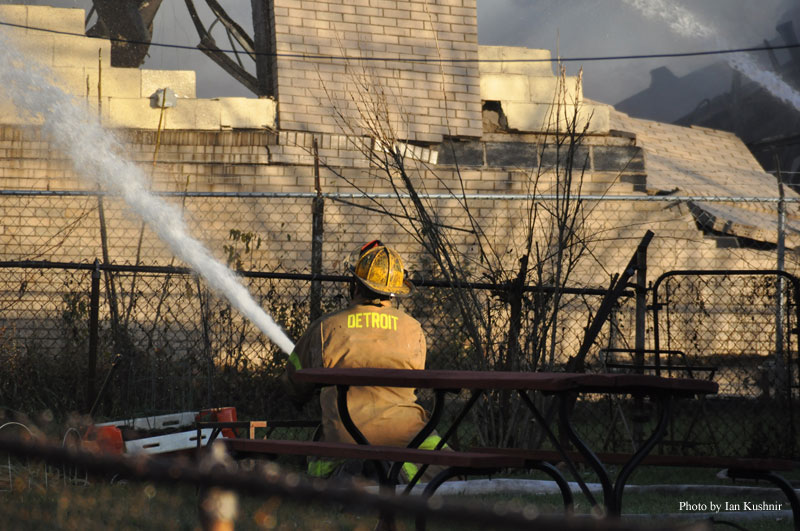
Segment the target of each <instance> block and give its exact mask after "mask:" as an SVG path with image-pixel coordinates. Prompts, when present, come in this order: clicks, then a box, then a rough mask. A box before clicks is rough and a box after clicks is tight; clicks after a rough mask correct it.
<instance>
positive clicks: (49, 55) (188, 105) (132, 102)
mask: <svg viewBox="0 0 800 531" xmlns="http://www.w3.org/2000/svg"><path fill="white" fill-rule="evenodd" d="M84 16H85V13H84V11H83V10H82V9H63V8H54V7H47V6H18V5H0V19H2V20H3V21H7V22H10V23H12V24H18V25H19V26H27V27H30V28H41V29H45V30H52V31H56V32H64V33H69V34H70V35H65V34H62V33H47V32H44V31H37V30H36V29H25V28H21V27H8V26H4V27H3V28H1V29H0V35H2V36H3V37H4V38H5V39H7V40H8V41H9V42H10V43H11V44H12V45H13V46H14V47H16V48H18V49H19V51H20V52H22V53H23V54H24V57H25V59H24V61H35V62H36V63H38V64H40V65H41V66H42V67H43V68H44V69H46V75H47V77H48V78H49V79H51V81H52V82H53V84H54V85H56V86H58V87H59V88H61V89H62V90H64V91H65V92H67V93H68V94H71V95H73V96H76V97H77V98H78V99H80V100H85V102H86V104H87V106H88V112H90V113H93V114H97V113H98V107H99V108H101V109H102V112H101V119H102V122H103V124H104V125H106V126H108V127H115V128H139V129H156V128H157V127H158V124H159V119H160V113H161V109H160V108H158V107H157V106H156V105H155V102H154V100H153V99H151V97H152V96H153V94H154V93H155V92H156V91H157V90H159V89H163V88H170V89H171V90H173V91H174V92H175V94H176V96H177V97H178V102H177V105H176V106H175V107H172V108H169V109H167V110H166V120H165V121H164V122H163V123H162V128H164V129H176V130H177V129H201V130H219V129H228V128H241V129H264V128H272V129H274V128H275V127H276V106H275V101H274V100H272V99H258V98H217V99H197V98H196V90H195V81H196V74H195V72H194V71H191V70H146V69H138V68H114V67H112V66H111V43H110V41H107V40H104V39H94V38H89V37H84V36H83V32H84ZM1 93H2V88H0V94H1ZM0 115H2V116H3V123H5V124H14V125H26V124H31V123H34V124H35V123H40V122H39V119H36V118H34V119H31V118H30V117H27V116H24V115H21V114H20V113H19V112H17V109H16V108H15V107H14V105H13V103H12V102H11V101H10V100H9V98H7V97H4V98H2V99H0Z"/></svg>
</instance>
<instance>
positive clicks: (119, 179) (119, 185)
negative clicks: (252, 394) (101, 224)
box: [0, 30, 294, 353]
mask: <svg viewBox="0 0 800 531" xmlns="http://www.w3.org/2000/svg"><path fill="white" fill-rule="evenodd" d="M0 48H1V49H2V50H3V52H2V53H0V87H2V90H3V91H4V92H5V96H6V98H9V97H10V98H11V101H12V102H13V104H14V106H15V107H16V109H17V111H18V112H20V113H23V114H26V115H28V116H30V117H32V118H35V119H37V118H38V119H39V120H40V121H42V122H43V125H42V130H43V132H44V134H45V135H46V136H47V137H48V138H49V139H50V140H51V142H52V143H53V144H54V145H55V146H57V147H58V149H60V150H61V151H63V152H64V153H65V154H66V155H67V156H68V157H69V158H70V159H71V161H72V164H73V166H74V168H75V170H76V171H77V172H78V173H79V174H80V175H82V176H83V177H84V178H86V179H88V180H89V181H91V182H92V183H95V184H97V185H99V186H100V188H101V189H102V190H105V191H107V192H108V193H110V194H112V195H116V196H119V197H121V198H122V199H123V200H124V201H125V203H127V204H128V206H129V207H131V208H132V209H133V210H134V211H135V212H136V213H137V214H138V215H139V216H141V218H142V219H143V220H144V221H145V222H146V223H147V225H148V226H149V227H150V229H151V230H153V231H154V232H155V233H156V234H157V235H158V237H159V238H161V240H163V241H164V242H165V243H166V244H167V245H169V247H170V249H171V250H172V251H173V252H174V253H175V255H176V256H177V257H178V258H180V259H181V260H182V261H184V262H185V263H187V264H188V265H189V266H190V267H191V268H192V269H194V270H195V271H196V272H197V273H199V274H200V275H201V276H202V277H203V278H204V279H205V280H206V281H207V282H208V284H209V285H210V286H211V288H212V289H214V290H215V291H216V292H218V293H220V294H222V295H224V296H225V297H226V298H227V299H228V300H229V301H230V302H231V304H232V305H233V306H234V307H236V308H237V309H238V310H239V311H240V312H241V313H242V314H243V315H244V316H245V317H246V318H248V319H249V320H250V321H252V322H253V324H255V325H256V327H258V329H259V330H261V332H263V333H264V334H265V335H266V336H267V337H268V338H269V339H270V340H271V341H272V342H273V343H275V344H276V345H277V346H278V347H279V348H280V349H281V350H283V351H284V352H286V353H290V352H291V351H292V350H293V348H294V345H293V344H292V341H291V340H290V339H289V338H288V337H287V336H286V334H284V332H283V331H282V330H281V328H280V327H279V326H278V325H277V324H276V323H275V322H274V321H273V320H272V318H270V316H269V315H267V314H266V313H264V311H263V310H262V309H261V307H260V306H259V305H258V304H257V303H256V302H255V301H254V300H253V298H252V297H250V295H249V293H248V292H247V290H246V289H245V287H244V286H243V285H242V284H241V283H240V282H239V279H238V278H237V277H236V275H235V274H234V273H233V272H232V271H231V270H230V269H228V268H227V267H225V265H223V264H222V263H220V262H219V261H218V260H216V259H215V258H214V257H213V256H211V254H210V253H209V251H208V250H207V249H206V248H205V247H204V246H203V245H202V244H201V243H200V242H199V241H197V240H196V239H194V238H193V237H192V236H191V235H190V234H189V230H188V228H187V226H186V223H185V221H184V219H183V216H182V214H181V211H180V210H179V209H178V208H177V207H176V206H175V205H173V204H170V203H167V202H165V201H164V200H163V199H161V198H159V197H157V196H154V195H152V194H151V193H150V192H148V190H147V188H148V186H147V178H146V176H145V174H144V172H143V171H142V170H141V169H140V168H139V167H138V166H136V165H134V164H133V163H132V162H130V161H128V160H125V159H124V158H122V157H121V156H120V155H119V154H120V153H123V152H124V149H123V146H122V144H121V143H120V142H119V141H118V140H117V139H116V138H114V136H113V135H112V134H110V133H109V132H108V131H106V130H105V129H103V128H102V127H101V126H100V124H99V123H98V122H97V120H96V119H94V118H93V117H92V116H90V115H89V114H88V113H87V112H86V107H85V106H84V105H82V104H81V102H78V101H74V100H73V98H72V97H71V96H70V95H68V94H66V93H65V92H64V91H62V90H61V89H60V88H58V87H56V86H54V85H53V84H51V83H50V81H49V80H50V79H53V77H54V74H53V73H52V72H49V71H48V70H47V69H46V68H45V67H44V66H42V65H37V64H34V63H33V62H32V61H30V60H29V59H27V58H24V57H23V56H22V54H21V53H20V52H19V51H17V50H16V49H15V48H14V46H13V43H12V42H10V39H9V38H8V37H7V35H6V34H5V30H0Z"/></svg>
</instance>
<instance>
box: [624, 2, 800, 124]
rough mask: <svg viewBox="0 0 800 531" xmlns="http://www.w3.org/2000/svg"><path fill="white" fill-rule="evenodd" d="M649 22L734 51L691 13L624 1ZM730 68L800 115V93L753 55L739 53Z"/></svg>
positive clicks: (731, 59)
mask: <svg viewBox="0 0 800 531" xmlns="http://www.w3.org/2000/svg"><path fill="white" fill-rule="evenodd" d="M622 1H623V2H624V3H625V4H627V5H629V6H631V7H633V8H635V9H636V10H638V11H639V12H640V13H641V14H642V15H644V16H645V17H646V18H648V19H651V20H661V21H662V22H664V23H666V24H667V26H668V27H669V28H670V30H672V31H673V32H674V33H676V34H677V35H680V36H681V37H687V38H691V39H698V40H706V41H707V42H708V41H711V40H713V41H714V42H715V45H716V46H717V47H719V48H732V47H733V46H731V45H730V43H728V42H727V41H726V39H724V38H722V37H721V36H720V33H719V31H717V30H716V29H715V28H713V27H712V26H709V25H707V24H703V23H701V22H700V21H699V20H697V17H696V16H695V15H694V14H693V13H692V12H690V11H689V10H688V9H686V8H684V7H682V6H680V5H677V4H675V3H674V2H670V1H668V0H622ZM728 64H729V65H730V66H731V68H733V69H734V70H737V71H738V72H741V73H742V74H744V75H745V76H746V77H748V78H749V79H751V80H753V81H754V82H756V83H758V84H759V85H761V86H762V87H764V89H766V90H767V91H768V92H769V93H770V94H772V95H773V96H775V97H776V98H778V99H779V100H781V101H783V102H786V103H788V104H790V105H792V106H793V107H794V108H795V109H797V110H798V111H800V93H798V92H797V91H796V90H795V89H794V88H792V87H791V86H789V85H788V84H787V83H786V82H785V81H784V80H782V79H781V78H780V77H779V76H778V75H777V74H776V73H774V72H770V71H769V70H765V69H764V68H762V67H761V66H759V65H758V64H757V63H756V62H755V60H754V59H753V58H752V56H751V55H749V54H746V53H737V54H734V55H731V56H730V57H729V58H728Z"/></svg>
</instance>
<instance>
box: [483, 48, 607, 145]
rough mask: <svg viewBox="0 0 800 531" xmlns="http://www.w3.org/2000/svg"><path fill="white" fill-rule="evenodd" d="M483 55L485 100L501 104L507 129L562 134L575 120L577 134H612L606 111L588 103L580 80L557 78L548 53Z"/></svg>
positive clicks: (512, 50)
mask: <svg viewBox="0 0 800 531" xmlns="http://www.w3.org/2000/svg"><path fill="white" fill-rule="evenodd" d="M479 54H480V88H481V99H482V100H483V101H497V102H500V105H501V108H502V110H503V114H504V115H505V118H506V120H507V121H508V128H509V129H511V130H514V131H520V132H544V131H561V132H563V131H566V130H567V126H568V124H570V123H572V121H573V119H575V120H576V127H577V129H578V130H579V131H583V130H584V128H586V131H587V132H588V133H607V132H608V131H609V108H608V106H607V105H602V104H596V103H590V102H586V101H584V99H583V88H582V84H581V79H580V78H579V77H577V76H564V75H561V74H560V73H555V74H554V73H553V66H552V62H551V61H550V52H549V50H532V49H529V48H522V47H512V46H481V47H480V49H479Z"/></svg>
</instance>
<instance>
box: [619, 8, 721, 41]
mask: <svg viewBox="0 0 800 531" xmlns="http://www.w3.org/2000/svg"><path fill="white" fill-rule="evenodd" d="M622 1H623V2H625V3H626V4H628V5H629V6H631V7H633V8H635V9H637V10H639V11H640V12H641V13H642V15H644V16H645V17H647V18H650V19H654V18H660V19H662V20H663V21H664V22H666V23H667V26H669V28H670V29H671V30H672V31H673V32H675V33H677V34H678V35H681V36H683V37H698V38H712V37H714V36H716V35H717V32H716V31H714V30H713V29H711V28H709V27H708V26H706V25H704V24H701V23H700V22H699V21H698V20H697V19H696V17H695V16H694V15H693V14H692V13H690V12H689V11H688V10H687V9H685V8H684V7H682V6H680V5H678V4H676V3H674V2H666V1H665V0H622Z"/></svg>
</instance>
